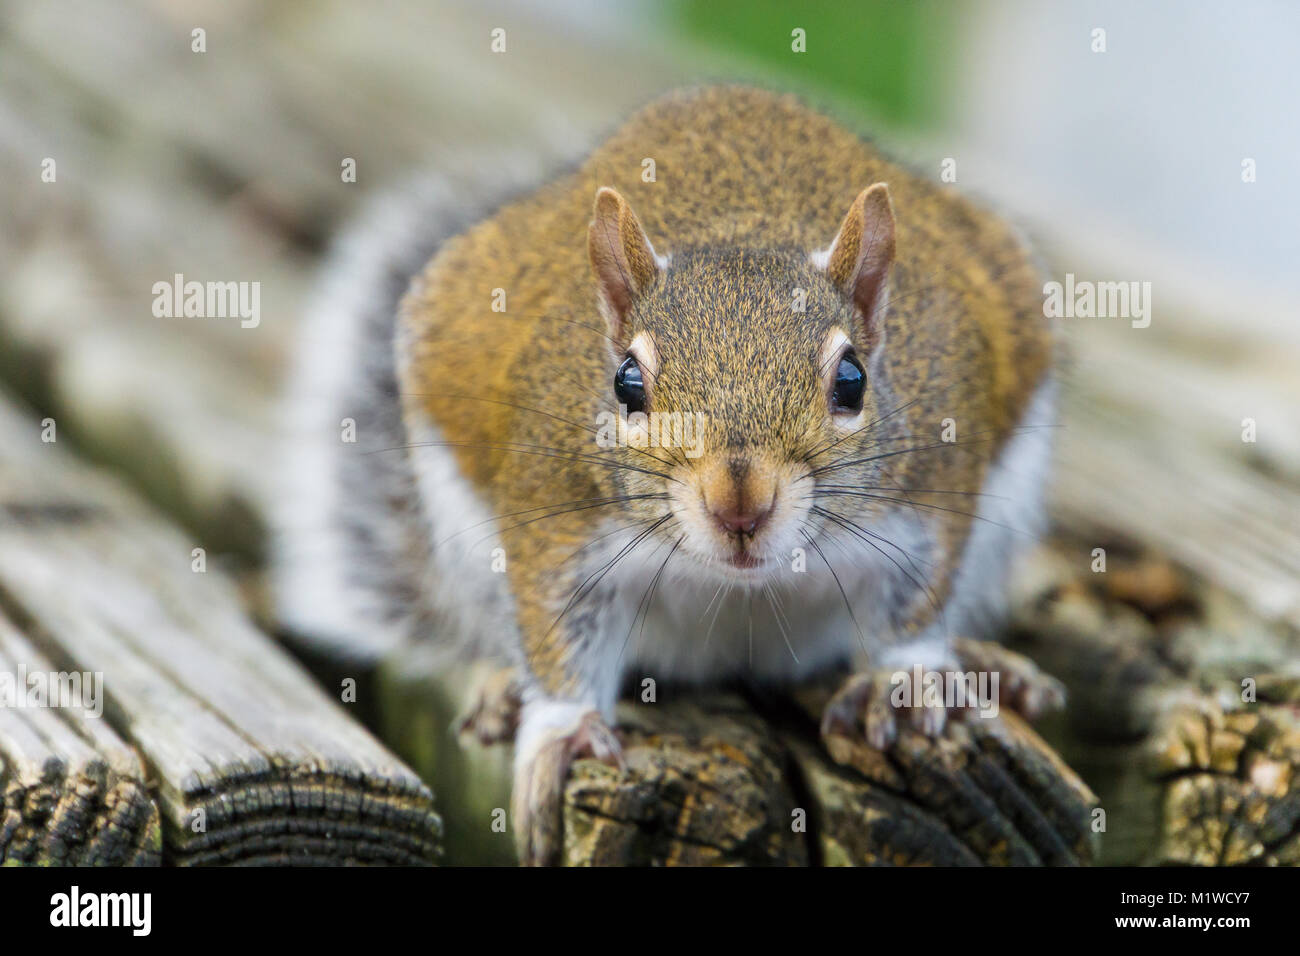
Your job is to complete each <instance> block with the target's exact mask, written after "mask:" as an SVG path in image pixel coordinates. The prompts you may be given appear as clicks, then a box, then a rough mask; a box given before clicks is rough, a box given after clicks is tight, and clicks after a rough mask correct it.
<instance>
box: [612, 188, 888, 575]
mask: <svg viewBox="0 0 1300 956" xmlns="http://www.w3.org/2000/svg"><path fill="white" fill-rule="evenodd" d="M878 188H882V189H883V187H878ZM864 195H866V194H865V193H864ZM887 203H888V200H887V198H885V206H884V209H885V212H886V214H887V213H888V205H887ZM860 205H861V197H859V203H855V206H854V210H850V214H849V217H848V219H846V222H847V221H849V220H853V219H854V217H855V215H857V216H858V217H859V218H860V212H858V213H856V214H855V210H857V209H858V207H859V206H860ZM855 221H856V220H855ZM888 225H889V228H888V243H889V257H888V258H892V244H893V243H892V236H893V229H892V216H890V217H889V223H888ZM844 241H845V240H844V229H843V228H842V229H841V234H840V236H837V237H836V240H835V242H834V243H833V244H832V246H831V247H830V248H829V249H827V250H825V251H824V252H821V253H818V252H816V251H815V250H803V249H797V248H790V249H783V250H770V249H763V250H754V249H746V248H735V247H707V248H686V249H675V250H673V252H672V256H671V259H669V258H666V257H659V256H657V255H656V254H655V252H654V249H653V248H652V247H651V246H650V245H649V242H648V240H647V239H646V238H645V236H644V233H642V232H641V230H640V225H639V223H637V222H636V219H635V215H634V214H632V212H631V210H630V208H628V207H627V205H626V203H625V202H624V201H623V200H622V198H621V197H619V196H618V195H617V194H616V193H614V192H613V191H612V190H602V191H601V193H600V194H598V197H597V204H596V219H595V220H594V221H593V223H592V230H591V242H590V248H591V254H592V261H593V265H594V266H595V269H596V275H597V279H598V293H599V295H600V304H601V310H602V312H603V313H604V314H605V317H606V319H607V320H608V321H609V324H610V332H611V335H610V338H611V340H612V341H614V342H615V343H616V348H615V354H614V363H615V366H616V370H615V372H614V374H613V376H612V378H613V381H612V382H611V383H610V384H609V386H608V387H609V388H611V389H612V391H613V397H614V398H616V399H617V401H618V403H619V405H620V406H621V407H622V408H623V409H625V413H624V414H625V417H624V418H622V419H621V420H622V421H623V422H624V424H622V425H621V426H620V427H621V428H622V429H623V432H622V434H621V436H620V437H621V439H622V441H620V444H621V445H623V446H624V447H626V448H628V454H629V459H628V460H629V464H635V465H637V466H638V467H639V468H642V469H644V471H639V472H636V473H635V479H634V482H633V483H635V484H636V485H637V486H638V488H637V490H638V491H648V492H651V493H652V494H653V493H655V492H657V493H659V494H662V495H663V496H666V499H667V502H668V505H669V510H670V513H671V518H672V519H673V520H669V521H665V522H663V523H662V524H661V525H660V526H659V527H658V528H657V530H656V533H657V534H659V535H660V536H662V537H666V538H668V539H670V540H671V541H672V542H675V543H674V550H680V551H682V552H684V553H686V554H690V555H693V556H694V557H696V558H697V559H698V560H699V561H700V562H702V563H703V564H704V565H706V566H708V567H709V568H711V569H714V570H715V571H716V572H717V573H719V574H720V575H721V576H722V577H723V578H724V579H728V580H732V581H744V582H760V581H762V580H763V579H764V578H766V577H767V576H768V575H770V574H772V573H774V572H777V571H779V570H782V569H784V568H786V567H788V565H789V561H790V559H791V556H792V553H793V552H794V551H795V549H798V548H806V547H807V546H808V545H809V543H810V537H811V535H813V534H814V533H815V529H816V526H817V525H819V524H820V520H819V519H818V520H813V521H810V518H813V517H814V516H813V514H812V512H813V510H814V509H813V504H814V495H813V491H814V488H815V485H816V478H815V475H814V470H815V468H816V465H817V464H818V462H819V461H821V460H822V459H823V458H824V456H825V455H826V454H827V453H828V452H829V451H830V450H831V449H832V448H835V449H836V451H837V453H838V452H843V451H847V450H849V448H850V447H855V446H856V445H857V444H858V433H861V432H863V431H864V425H866V424H867V423H870V422H871V421H873V419H874V418H875V417H876V416H877V415H879V414H880V412H881V411H882V408H881V404H882V402H881V391H880V389H879V387H878V383H877V382H876V381H875V378H876V376H875V374H873V370H874V371H878V370H879V367H880V364H881V363H879V362H875V361H873V358H875V357H877V355H878V351H879V347H880V344H881V332H880V325H879V319H880V315H879V310H881V309H882V308H883V272H884V271H887V269H888V262H887V261H886V262H885V263H884V264H883V266H880V272H881V276H880V278H881V282H880V284H878V285H877V286H876V287H875V288H872V289H868V290H864V291H865V292H869V293H870V294H871V295H872V296H873V299H872V300H870V301H867V302H866V303H865V304H866V305H867V307H868V310H869V311H868V314H867V315H864V312H863V308H862V304H863V303H862V302H861V300H860V299H857V298H855V295H854V292H853V285H852V280H853V278H854V275H855V273H853V272H850V274H849V276H848V278H847V279H846V278H845V277H844V276H842V275H839V274H837V272H836V269H835V266H836V265H837V264H838V265H839V266H840V267H841V268H840V271H841V272H843V271H844V263H843V262H837V260H836V247H837V246H840V247H841V254H842V253H843V248H842V244H843V243H844ZM629 247H630V248H629ZM611 248H612V249H613V250H614V253H613V257H612V258H613V261H611V259H610V257H609V255H608V253H609V250H610V249H611ZM877 251H879V250H877ZM852 258H853V259H854V260H860V259H861V256H859V255H856V254H855V255H853V256H852ZM851 264H852V263H851ZM858 264H859V265H860V262H859V263H858ZM868 265H869V266H870V265H873V263H871V262H868ZM868 316H869V318H868ZM646 456H649V457H650V458H653V459H655V461H649V460H647V457H646ZM837 480H840V479H837ZM656 484H657V485H658V487H654V486H655V485H656ZM637 504H638V505H639V506H640V507H641V508H642V509H643V510H645V511H646V517H647V519H648V520H649V519H652V518H653V516H654V514H656V513H658V514H662V512H663V508H662V504H663V500H662V498H658V497H656V498H642V499H639V500H638V502H637ZM815 546H816V545H814V547H815Z"/></svg>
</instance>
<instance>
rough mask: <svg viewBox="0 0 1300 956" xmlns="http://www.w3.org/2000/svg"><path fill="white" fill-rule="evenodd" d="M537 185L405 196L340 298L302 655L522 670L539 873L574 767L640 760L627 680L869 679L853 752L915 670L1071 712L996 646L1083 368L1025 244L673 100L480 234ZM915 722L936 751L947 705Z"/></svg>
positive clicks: (693, 100) (837, 134) (303, 478)
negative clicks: (627, 718) (413, 645)
mask: <svg viewBox="0 0 1300 956" xmlns="http://www.w3.org/2000/svg"><path fill="white" fill-rule="evenodd" d="M646 158H650V159H652V160H653V165H654V176H653V177H644V178H643V175H642V173H643V169H645V168H646V165H645V164H643V160H645V159H646ZM471 178H472V174H471ZM480 178H492V177H490V176H486V174H480ZM525 179H526V177H525V176H514V177H508V176H501V177H496V178H495V179H494V181H493V190H491V191H485V190H483V189H481V188H479V187H478V186H476V185H475V184H474V183H472V182H468V183H467V182H464V181H462V182H459V183H452V184H450V185H447V184H444V185H442V186H441V187H439V189H438V190H435V195H432V196H424V197H415V198H409V197H408V198H405V199H402V200H399V201H398V202H397V203H396V204H395V205H394V206H390V208H389V210H388V212H387V213H385V214H383V215H381V216H380V217H379V218H380V219H381V220H385V222H388V223H389V224H388V225H385V223H380V227H383V228H387V229H388V231H389V233H390V236H389V238H388V241H387V246H386V247H385V246H382V245H377V244H374V243H369V242H367V241H366V240H364V239H363V240H359V241H357V242H355V243H354V244H353V245H352V247H351V248H350V250H345V252H344V253H343V254H342V258H341V259H340V260H336V264H335V266H333V267H331V269H330V270H329V271H330V274H331V278H330V280H329V284H328V285H327V286H326V288H325V290H324V292H323V295H322V298H321V303H320V306H319V308H318V309H317V310H316V316H315V318H314V319H313V322H312V323H311V324H310V325H309V327H308V333H307V338H306V339H305V340H304V341H305V342H306V343H307V346H306V347H305V348H304V352H303V355H304V358H303V361H302V369H301V374H300V375H299V384H298V388H297V393H298V409H299V412H298V414H299V422H298V424H299V425H300V426H301V427H302V428H303V429H306V431H305V432H304V434H308V435H309V436H310V438H311V442H312V444H311V445H310V447H307V446H303V447H302V448H298V449H297V450H296V451H295V460H294V472H293V474H292V476H291V485H290V490H291V492H292V498H293V499H294V501H293V504H294V509H295V512H296V514H297V519H298V520H297V521H296V523H295V522H289V527H287V528H286V530H285V532H284V533H283V534H282V536H281V539H280V561H279V566H280V573H279V583H280V597H281V606H282V609H283V612H284V615H285V618H286V620H287V621H288V623H289V625H290V626H291V627H293V628H294V629H295V630H298V631H302V632H306V633H314V634H316V635H317V636H323V637H325V638H327V639H329V640H332V641H334V642H335V643H337V644H340V645H343V646H349V647H353V648H362V647H365V646H366V645H375V644H377V643H379V642H381V641H385V640H386V641H389V642H391V641H392V640H398V639H405V638H406V637H408V636H410V635H414V638H415V639H433V640H435V641H441V642H443V643H444V644H447V645H448V646H452V645H455V646H456V648H457V649H458V652H460V653H464V654H469V655H477V656H487V657H492V658H495V659H497V660H499V661H500V662H501V663H502V664H503V666H504V667H506V668H508V670H507V671H506V672H505V673H507V674H508V675H510V676H509V678H508V679H505V678H503V679H501V680H499V681H498V682H497V685H496V686H497V690H498V691H499V692H500V693H499V695H498V696H496V697H489V698H487V699H485V700H484V702H483V703H482V705H481V707H480V708H479V711H478V713H477V715H476V719H475V720H474V721H471V725H472V728H473V729H476V730H478V732H479V733H480V736H482V737H484V738H492V737H497V736H504V735H506V734H508V733H509V732H510V731H511V730H513V729H514V724H515V719H516V718H517V735H516V748H517V749H516V776H515V785H514V797H513V806H514V814H513V817H514V827H515V832H516V835H517V838H518V843H519V846H520V849H521V854H522V857H523V859H524V860H525V861H527V862H549V861H552V860H554V859H555V858H556V856H557V853H558V850H559V846H560V828H559V821H558V808H559V801H560V797H561V794H562V788H563V783H564V778H565V774H566V772H567V769H568V766H569V762H570V761H571V760H572V759H574V758H575V757H576V756H579V755H588V756H596V757H598V758H601V759H606V760H610V761H614V762H618V761H619V760H620V748H619V741H618V738H617V736H616V735H615V734H614V733H613V732H612V730H611V727H610V721H611V720H612V717H613V708H614V705H615V702H616V700H617V698H618V696H619V694H620V691H621V689H622V688H623V686H624V684H625V682H626V681H628V679H629V678H635V679H637V680H638V681H640V680H643V679H645V678H654V679H656V680H679V681H711V680H719V679H732V680H737V679H738V680H743V681H753V682H755V683H757V684H764V685H788V684H790V683H792V682H796V681H799V680H801V679H804V678H807V677H811V676H814V675H817V674H819V673H823V672H828V671H833V670H834V669H836V668H843V667H846V666H849V667H851V668H852V671H851V675H852V676H849V677H848V678H847V680H846V681H845V683H844V685H843V689H842V690H841V691H840V693H839V694H838V695H836V696H835V697H834V698H833V700H832V701H831V704H830V705H829V706H828V708H827V711H826V715H825V719H824V722H823V732H824V733H860V734H865V735H866V736H867V739H868V741H869V742H870V743H871V744H872V745H873V746H877V747H881V748H884V747H887V746H889V745H890V743H891V741H892V740H893V739H894V735H895V733H896V731H897V720H896V708H895V707H893V706H890V701H889V699H888V695H889V691H890V688H889V685H888V684H887V683H885V681H884V677H883V675H887V674H888V673H889V672H890V671H898V670H900V669H902V670H910V669H911V668H912V667H914V666H921V667H924V668H930V669H945V668H949V669H951V668H957V669H960V668H961V665H962V664H963V663H965V664H970V663H971V662H972V661H975V662H977V663H978V664H979V665H980V666H985V667H989V666H992V667H997V668H1000V669H1001V671H1002V675H1003V681H1002V696H1003V698H1004V700H1006V701H1008V702H1010V703H1012V704H1013V705H1015V706H1018V707H1019V708H1021V709H1022V710H1025V711H1029V712H1033V711H1036V710H1040V709H1042V708H1043V707H1044V706H1048V705H1053V704H1057V703H1059V702H1060V701H1061V699H1062V697H1061V691H1060V687H1059V685H1057V684H1056V683H1055V682H1054V681H1052V680H1051V679H1050V678H1048V677H1046V676H1045V675H1042V674H1041V673H1039V672H1038V671H1037V670H1036V669H1035V668H1034V666H1033V665H1032V664H1031V663H1029V662H1027V661H1024V660H1023V659H1022V658H1018V657H1016V656H1015V655H1009V654H1008V653H1007V652H1001V653H994V654H992V655H990V652H989V650H988V645H983V644H975V643H973V642H969V641H966V640H965V638H967V637H970V636H974V635H975V634H977V633H980V632H984V631H986V630H987V627H988V624H989V623H991V622H996V620H997V619H998V616H999V614H1000V613H1001V605H1002V594H1003V589H1004V578H1005V575H1006V572H1007V569H1008V566H1009V564H1010V562H1011V559H1012V557H1013V555H1014V554H1015V553H1016V552H1017V551H1019V550H1020V549H1021V546H1022V545H1023V543H1024V542H1025V541H1027V540H1031V539H1032V536H1033V535H1034V533H1035V532H1036V531H1037V530H1038V528H1039V526H1040V524H1041V518H1042V513H1043V484H1044V478H1045V473H1046V468H1047V464H1048V457H1049V451H1050V443H1049V441H1048V440H1047V437H1046V436H1047V435H1048V434H1049V432H1048V431H1045V430H1044V427H1045V426H1048V425H1050V424H1051V422H1052V418H1053V405H1054V391H1055V386H1054V375H1053V365H1054V336H1053V334H1052V329H1051V328H1050V327H1049V324H1048V322H1047V320H1046V319H1045V318H1044V315H1043V310H1042V306H1041V296H1040V293H1039V289H1040V284H1039V279H1038V273H1037V271H1036V270H1035V268H1034V267H1033V265H1032V264H1031V261H1030V259H1029V258H1028V256H1027V254H1026V252H1025V251H1024V249H1023V247H1022V246H1021V244H1020V243H1019V242H1018V241H1017V239H1016V238H1015V236H1014V235H1013V233H1012V232H1011V231H1010V229H1009V228H1008V227H1007V226H1006V225H1004V224H1003V223H1002V222H1000V221H999V220H997V219H996V218H994V217H992V216H990V215H988V214H987V213H985V212H982V211H980V210H979V209H977V208H976V207H974V206H973V205H971V204H970V203H968V202H967V201H965V200H963V199H962V198H960V197H958V196H956V195H954V193H953V192H952V191H951V187H948V186H943V185H940V184H937V183H934V182H930V181H927V180H926V179H923V178H921V177H919V176H917V175H914V174H912V173H910V172H907V171H905V170H904V169H902V168H900V167H898V166H896V165H893V164H891V163H890V162H888V161H886V160H885V159H883V158H882V157H881V156H880V154H879V153H878V152H877V151H876V150H875V149H874V148H873V147H872V146H871V145H869V144H868V143H866V142H864V141H862V140H861V139H859V138H858V137H857V136H856V135H854V134H853V133H852V132H850V131H849V130H847V129H845V128H844V127H842V126H841V125H839V124H837V123H836V122H834V121H833V120H831V119H829V118H827V117H825V116H823V115H821V114H819V113H817V112H815V111H813V110H811V109H809V108H808V107H806V106H804V105H803V104H802V103H801V102H799V101H798V100H797V99H795V98H793V97H789V96H781V95H775V94H772V93H768V92H763V91H759V90H754V89H748V88H737V87H717V88H705V89H699V90H692V91H686V92H680V93H676V94H672V95H669V96H667V97H665V98H663V99H660V100H658V101H657V102H654V103H653V104H651V105H650V106H648V107H646V108H644V109H642V110H641V111H640V112H638V113H637V114H636V115H634V116H633V117H632V118H631V119H629V120H628V121H627V122H626V123H625V124H624V125H623V126H622V127H621V128H619V129H618V130H617V131H616V132H615V133H614V134H613V135H612V136H611V137H610V138H609V139H608V140H607V141H606V142H605V143H604V144H603V145H601V146H600V147H599V148H598V149H596V150H595V152H593V153H592V154H591V155H590V157H589V158H588V159H587V160H586V161H585V162H583V163H582V164H581V166H580V167H579V168H577V169H576V170H575V171H572V172H569V173H567V174H564V175H562V176H560V178H558V179H555V180H554V181H552V182H550V183H549V184H548V185H545V186H543V187H542V188H540V189H537V190H536V191H534V192H531V193H529V194H526V195H523V198H517V199H514V200H513V201H510V202H508V203H507V204H505V205H502V206H501V207H500V208H498V209H497V210H496V211H495V212H494V213H492V214H491V215H487V214H486V213H487V210H486V208H484V207H478V208H472V207H466V205H465V203H464V202H463V199H464V197H465V196H466V195H468V194H471V193H475V192H477V193H479V194H484V195H483V197H482V201H483V202H491V201H493V200H494V199H495V198H496V195H488V194H487V193H498V191H504V192H507V193H509V192H515V191H517V190H518V189H519V188H520V186H521V184H522V182H523V181H524V180H525ZM646 179H650V180H651V181H646ZM634 208H635V211H633V210H634ZM394 220H400V221H401V222H403V223H404V226H403V227H402V228H398V229H396V230H394V229H393V228H392V227H391V221H394ZM426 260H427V261H426ZM339 262H342V263H345V264H346V268H344V267H341V266H339V265H338V263H339ZM408 283H409V287H408ZM399 299H400V302H399ZM611 421H613V422H614V425H613V426H612V427H605V426H608V425H609V423H610V422H611ZM349 422H351V423H352V424H353V425H354V426H355V431H356V441H355V442H350V441H348V440H346V439H345V440H343V441H340V440H339V428H340V425H341V424H342V425H343V426H344V427H345V428H346V426H347V425H348V423H349ZM656 422H669V423H671V425H672V426H673V427H672V428H658V429H657V430H656V427H655V425H656ZM656 437H657V439H658V440H655V439H656ZM674 438H677V439H683V438H686V439H689V441H684V440H679V441H674V440H673V439H674ZM665 439H666V440H665ZM515 700H517V703H518V704H519V710H518V713H517V715H512V714H511V711H510V706H511V703H512V701H515ZM901 713H903V714H905V715H906V716H907V717H908V718H909V720H911V721H912V722H914V723H915V724H916V726H918V727H919V728H920V729H921V730H923V731H924V732H926V733H929V734H937V733H939V732H940V731H941V730H942V727H943V724H944V720H945V718H946V716H947V709H946V708H945V707H941V706H928V707H923V706H913V707H910V708H909V709H907V710H906V711H902V712H901Z"/></svg>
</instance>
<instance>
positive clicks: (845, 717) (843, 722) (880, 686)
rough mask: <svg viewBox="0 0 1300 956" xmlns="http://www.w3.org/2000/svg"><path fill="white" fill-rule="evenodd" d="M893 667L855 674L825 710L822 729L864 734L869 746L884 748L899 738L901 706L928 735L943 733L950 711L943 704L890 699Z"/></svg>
mask: <svg viewBox="0 0 1300 956" xmlns="http://www.w3.org/2000/svg"><path fill="white" fill-rule="evenodd" d="M891 673H892V672H890V671H866V672H864V673H858V674H852V675H850V676H849V677H848V679H847V680H845V681H844V683H843V684H842V685H841V686H840V689H839V690H838V691H836V693H835V695H834V696H833V697H831V699H830V701H829V702H828V703H827V704H826V708H825V709H824V710H823V711H822V723H821V733H822V736H823V737H828V736H832V735H836V734H838V735H840V736H862V737H865V738H866V741H867V744H868V746H870V747H872V748H874V749H876V750H885V749H887V748H888V747H889V746H890V745H892V744H893V743H894V741H895V740H897V739H898V718H899V714H898V711H899V710H903V711H904V712H905V719H907V720H908V721H909V722H910V723H911V724H912V726H913V727H915V728H916V729H917V730H919V731H920V732H921V733H923V734H925V735H926V736H927V737H938V736H939V735H940V734H941V733H943V728H944V724H945V723H947V718H948V713H947V711H946V710H945V709H944V708H942V707H907V708H896V707H895V706H894V705H893V703H892V702H891V701H890V691H891V690H892V687H891V681H890V677H891Z"/></svg>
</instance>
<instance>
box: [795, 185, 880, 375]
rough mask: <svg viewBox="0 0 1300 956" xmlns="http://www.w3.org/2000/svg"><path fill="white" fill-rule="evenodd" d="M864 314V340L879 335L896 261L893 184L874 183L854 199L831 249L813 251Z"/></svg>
mask: <svg viewBox="0 0 1300 956" xmlns="http://www.w3.org/2000/svg"><path fill="white" fill-rule="evenodd" d="M814 261H815V262H817V263H818V264H821V265H822V267H823V268H824V269H825V270H826V274H827V276H829V277H830V279H831V281H832V282H834V283H835V284H836V285H837V286H839V287H840V289H841V291H843V293H844V294H845V295H846V296H848V297H849V298H850V299H852V300H853V304H854V305H855V306H857V308H858V312H859V313H860V314H861V316H862V322H863V328H862V338H863V343H862V344H863V345H864V346H865V347H866V348H867V349H868V350H870V349H872V348H875V346H876V345H878V344H879V342H880V339H881V333H882V328H883V321H884V311H885V301H886V298H887V296H886V289H887V284H888V280H889V267H890V266H891V265H893V263H894V210H893V206H892V204H891V203H890V201H889V187H888V186H886V185H885V184H884V183H876V184H875V185H874V186H870V187H868V188H866V189H864V190H862V192H860V193H858V198H857V199H855V200H853V205H852V206H850V207H849V211H848V214H847V215H846V216H845V217H844V222H842V223H841V224H840V231H839V233H838V234H837V235H836V236H835V241H834V242H832V243H831V246H830V248H829V249H827V250H826V251H824V252H821V253H817V254H815V255H814Z"/></svg>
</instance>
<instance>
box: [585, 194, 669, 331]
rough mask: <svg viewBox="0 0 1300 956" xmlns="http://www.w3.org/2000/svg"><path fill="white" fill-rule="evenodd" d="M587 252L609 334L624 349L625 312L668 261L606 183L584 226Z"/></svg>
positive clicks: (622, 200)
mask: <svg viewBox="0 0 1300 956" xmlns="http://www.w3.org/2000/svg"><path fill="white" fill-rule="evenodd" d="M587 254H588V255H589V256H590V257H591V269H592V272H594V273H595V276H596V295H597V299H598V301H599V303H600V311H601V313H602V314H603V315H604V316H605V321H606V322H608V323H609V335H610V338H611V339H613V340H614V341H615V342H616V343H617V345H618V348H620V349H624V348H626V347H627V345H628V339H629V336H628V334H627V314H628V312H629V311H631V309H632V305H633V303H635V302H636V300H637V297H638V296H640V295H643V294H644V293H645V292H646V290H648V289H649V288H650V287H651V286H652V285H653V284H654V282H655V279H656V278H658V276H659V273H660V272H661V271H662V270H663V269H664V268H665V266H666V265H667V263H666V261H665V260H664V259H662V258H660V257H659V256H656V255H655V250H654V247H653V246H651V245H650V240H649V239H647V238H646V235H645V230H644V229H642V228H641V223H640V221H639V220H638V219H637V218H636V213H634V212H633V211H632V207H631V206H629V205H628V204H627V200H626V199H624V198H623V197H622V196H621V195H619V193H618V191H617V190H614V189H611V188H609V187H608V186H603V187H601V188H600V189H599V190H597V191H596V204H595V208H594V209H593V211H592V217H591V225H590V226H588V227H587Z"/></svg>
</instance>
